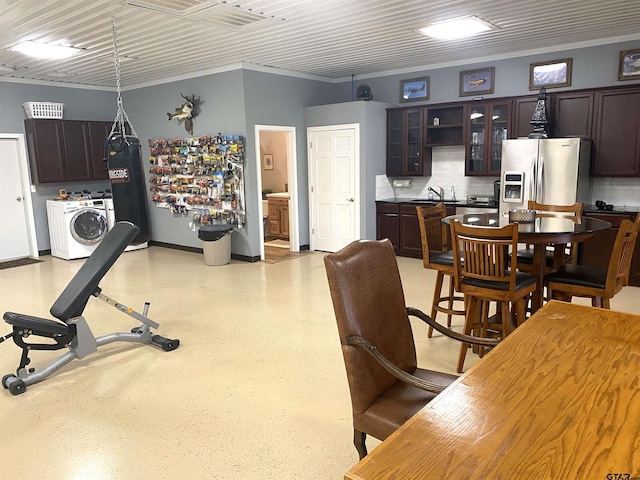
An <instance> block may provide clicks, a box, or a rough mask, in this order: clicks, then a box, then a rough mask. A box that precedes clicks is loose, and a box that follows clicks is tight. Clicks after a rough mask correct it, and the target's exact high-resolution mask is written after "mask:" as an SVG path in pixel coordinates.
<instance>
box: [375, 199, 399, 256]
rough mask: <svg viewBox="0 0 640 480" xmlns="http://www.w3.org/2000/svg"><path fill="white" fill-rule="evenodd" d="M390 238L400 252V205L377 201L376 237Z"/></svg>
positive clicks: (394, 247) (378, 238)
mask: <svg viewBox="0 0 640 480" xmlns="http://www.w3.org/2000/svg"><path fill="white" fill-rule="evenodd" d="M385 238H388V239H389V240H390V241H391V243H392V244H393V249H394V250H395V251H396V254H397V253H398V248H399V246H400V206H399V205H398V204H396V203H385V202H376V239H377V240H383V239H385Z"/></svg>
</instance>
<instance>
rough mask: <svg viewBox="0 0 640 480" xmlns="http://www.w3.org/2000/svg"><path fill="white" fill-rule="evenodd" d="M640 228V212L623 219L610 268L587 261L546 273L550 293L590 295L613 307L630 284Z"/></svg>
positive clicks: (566, 298) (563, 296)
mask: <svg viewBox="0 0 640 480" xmlns="http://www.w3.org/2000/svg"><path fill="white" fill-rule="evenodd" d="M638 231H640V213H638V214H637V215H636V218H635V220H634V221H633V222H632V221H631V220H623V221H622V223H621V224H620V228H619V230H618V234H617V235H616V241H615V243H614V244H613V250H612V251H611V258H610V260H609V266H608V268H607V269H604V268H596V267H589V266H586V265H563V266H562V267H560V268H558V269H556V270H553V271H552V272H550V273H548V274H546V275H545V277H544V281H545V285H546V286H547V291H548V293H549V297H550V298H553V299H556V300H564V301H568V302H571V298H572V297H590V298H591V305H592V306H594V307H600V308H606V309H607V310H609V309H610V308H611V305H610V300H611V299H612V298H613V297H614V295H616V294H617V293H618V292H619V291H620V290H622V288H623V287H625V286H627V285H628V284H629V270H630V269H631V259H632V257H633V250H634V248H635V245H636V240H637V239H638Z"/></svg>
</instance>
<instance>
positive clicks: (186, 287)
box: [0, 247, 640, 480]
mask: <svg viewBox="0 0 640 480" xmlns="http://www.w3.org/2000/svg"><path fill="white" fill-rule="evenodd" d="M322 258H323V254H321V253H314V254H310V255H306V256H301V257H300V258H298V259H295V260H290V261H286V262H282V263H278V264H274V265H268V264H265V263H254V264H249V263H243V262H236V261H232V262H231V263H230V264H229V265H225V266H215V267H214V266H205V265H204V262H203V258H202V256H201V255H197V254H193V253H188V252H181V251H175V250H169V249H165V248H160V247H151V248H149V249H146V250H139V251H134V252H126V253H124V254H123V255H122V256H121V257H120V259H119V260H118V261H117V262H116V264H115V265H114V267H113V268H112V269H111V270H110V271H109V272H108V274H107V275H106V277H105V278H104V279H103V281H102V282H101V287H102V288H103V292H104V293H105V294H106V295H108V296H110V297H111V298H113V299H115V300H118V301H120V302H122V303H124V304H126V305H129V306H131V307H133V308H134V309H135V310H137V311H142V307H143V303H144V302H145V301H149V302H150V303H151V309H150V311H149V317H150V318H152V319H153V320H155V321H157V322H159V323H160V328H159V329H158V330H157V333H159V334H161V335H164V336H167V337H172V338H179V339H180V341H181V346H180V348H179V349H178V350H176V351H174V352H168V353H167V352H163V351H162V350H160V349H157V348H154V347H150V346H143V345H137V344H126V343H120V344H117V343H116V344H111V345H108V346H105V347H102V348H101V349H100V350H99V351H98V352H97V353H95V354H92V355H90V356H89V357H87V358H85V359H83V360H74V361H73V362H71V363H70V364H69V365H67V366H65V367H63V368H62V369H60V370H59V371H58V372H57V373H55V374H54V375H53V376H52V377H50V378H49V379H47V380H45V381H44V382H41V383H38V384H35V385H32V386H29V387H28V389H27V391H26V392H25V393H24V394H23V395H19V396H12V395H10V394H9V392H8V391H7V390H0V425H2V441H1V442H0V458H3V459H4V467H3V473H1V474H0V478H28V479H41V480H46V479H64V480H70V479H74V480H75V479H117V480H124V479H126V480H128V479H141V480H142V479H225V480H259V479H294V478H305V479H308V480H309V479H311V480H313V479H318V480H328V479H336V480H337V479H340V478H342V476H343V475H344V473H345V472H346V471H347V470H348V469H349V468H350V467H351V466H353V465H354V464H355V463H356V462H357V454H356V451H355V449H354V448H353V446H352V443H351V440H352V428H351V418H350V416H351V406H350V400H349V393H348V388H347V382H346V376H345V372H344V365H343V363H342V356H341V353H340V346H339V341H338V337H337V330H336V327H335V319H334V317H333V310H332V307H331V302H330V298H329V292H328V288H327V283H326V277H325V272H324V265H323V262H322ZM42 259H43V260H44V262H43V263H39V264H34V265H28V266H21V267H16V268H12V269H7V270H4V271H2V273H1V274H0V292H2V293H0V299H1V303H0V308H1V309H2V311H3V312H4V311H17V312H21V313H27V314H30V315H38V316H43V317H48V316H49V314H48V310H49V308H50V306H51V304H52V303H53V302H54V300H55V299H56V297H57V295H58V294H59V293H60V291H61V290H62V289H63V288H64V286H65V285H66V284H67V282H68V281H69V280H70V279H71V277H72V276H73V274H74V273H75V271H77V269H78V268H79V267H80V265H81V264H82V262H83V260H74V261H65V260H60V259H57V258H52V257H49V256H45V257H42ZM398 261H399V265H400V270H401V274H402V277H403V282H404V287H405V294H406V297H407V303H408V304H409V305H412V306H416V307H418V308H422V309H425V310H427V309H428V307H429V305H430V295H431V291H432V288H433V281H434V279H435V275H434V274H433V272H431V271H426V270H424V269H423V268H422V263H421V262H420V261H419V260H414V259H407V258H399V259H398ZM639 292H640V290H639V289H637V288H633V287H629V288H627V289H625V290H624V291H623V292H622V293H621V294H619V295H618V296H617V297H616V298H615V299H614V300H613V301H612V307H613V308H615V309H618V310H625V311H631V312H637V311H639V310H640V309H639V308H638V307H639V306H640V295H638V293H639ZM85 317H86V318H87V320H88V322H89V325H90V326H91V328H92V330H93V332H94V334H95V335H96V336H98V335H103V334H106V333H109V332H113V331H125V332H126V331H129V329H130V328H131V327H132V326H136V323H135V322H132V319H131V318H129V317H128V316H126V315H124V314H122V313H120V312H118V311H116V310H115V309H114V308H112V307H110V306H108V305H107V304H106V303H103V302H101V301H99V300H97V299H90V301H89V304H88V306H87V308H86V310H85ZM2 325H4V329H2ZM456 326H457V328H459V327H460V326H461V322H456ZM5 330H6V331H5ZM9 331H10V327H9V325H7V324H5V323H2V324H0V335H4V334H5V333H9ZM415 336H416V342H417V348H418V357H419V364H420V365H421V366H426V367H428V368H434V369H439V370H442V371H448V372H453V371H454V369H455V363H456V359H457V352H458V345H457V344H456V343H455V342H453V341H451V340H449V339H447V338H444V337H442V336H439V335H434V338H432V339H430V340H428V339H427V338H426V328H425V327H424V326H422V325H417V324H415ZM59 354H60V352H34V353H33V354H32V359H33V363H32V366H34V367H36V368H38V367H42V366H44V365H46V364H47V363H48V362H49V361H50V360H51V359H53V358H56V357H57V356H58V355H59ZM19 356H20V350H19V349H18V348H17V347H16V346H15V345H14V344H13V343H12V342H11V341H8V342H5V343H3V344H1V345H0V374H2V375H4V374H7V373H13V372H14V371H15V368H16V367H17V365H18V361H19ZM467 358H468V360H467V363H466V367H467V368H468V367H470V366H471V365H472V364H473V363H474V362H475V361H476V360H477V359H476V357H475V356H474V355H472V354H470V355H468V357H467ZM376 444H377V442H376V441H375V440H370V441H369V447H370V449H372V448H374V447H375V445H376Z"/></svg>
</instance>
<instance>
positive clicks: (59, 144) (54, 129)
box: [25, 119, 111, 183]
mask: <svg viewBox="0 0 640 480" xmlns="http://www.w3.org/2000/svg"><path fill="white" fill-rule="evenodd" d="M110 129H111V123H109V122H89V121H81V120H48V119H27V120H25V131H26V135H27V150H28V152H29V163H30V165H31V172H32V177H33V181H34V182H36V183H61V182H81V181H87V180H104V179H107V178H108V172H107V168H106V165H105V163H106V162H104V161H103V158H104V144H105V141H106V138H107V135H108V134H109V132H110Z"/></svg>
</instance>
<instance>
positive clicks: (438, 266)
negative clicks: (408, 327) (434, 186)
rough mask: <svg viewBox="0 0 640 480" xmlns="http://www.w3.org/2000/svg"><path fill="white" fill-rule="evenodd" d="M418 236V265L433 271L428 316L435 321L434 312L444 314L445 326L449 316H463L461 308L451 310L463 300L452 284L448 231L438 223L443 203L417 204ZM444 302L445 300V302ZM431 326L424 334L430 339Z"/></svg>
mask: <svg viewBox="0 0 640 480" xmlns="http://www.w3.org/2000/svg"><path fill="white" fill-rule="evenodd" d="M416 212H417V214H418V223H419V225H420V238H421V241H422V265H423V266H424V268H428V269H431V270H435V271H436V284H435V287H434V289H433V300H432V303H431V318H433V319H434V320H437V315H438V312H440V313H444V314H445V315H446V316H447V326H448V327H450V326H451V317H452V315H464V313H465V311H464V309H462V310H461V309H454V308H453V305H454V302H464V297H463V296H462V295H458V296H456V295H455V289H454V285H453V283H454V282H453V251H451V250H450V249H449V248H448V245H447V244H448V241H447V240H448V238H449V232H448V229H447V226H446V225H445V224H444V223H443V222H442V220H443V219H444V217H446V216H447V210H446V207H445V205H444V203H442V202H440V203H438V204H437V205H435V206H431V207H423V206H417V207H416ZM445 277H447V280H448V282H449V291H448V295H445V296H443V295H442V286H443V283H444V279H445ZM445 302H446V303H445ZM432 334H433V327H429V331H428V332H427V336H428V337H429V338H431V336H432Z"/></svg>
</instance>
